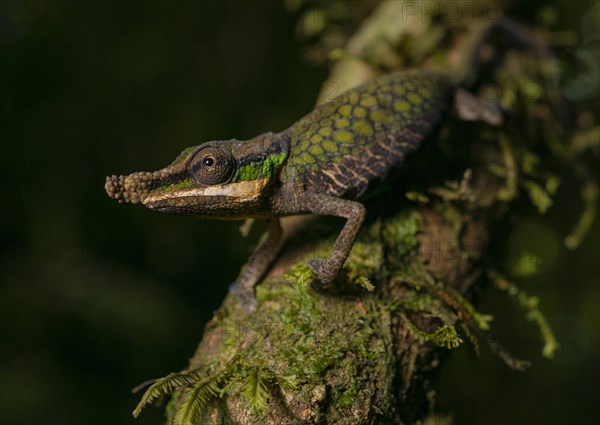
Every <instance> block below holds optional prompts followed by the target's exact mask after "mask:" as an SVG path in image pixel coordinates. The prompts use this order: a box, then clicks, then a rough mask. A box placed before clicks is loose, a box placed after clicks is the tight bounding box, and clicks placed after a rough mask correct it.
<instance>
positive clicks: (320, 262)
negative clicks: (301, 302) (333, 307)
mask: <svg viewBox="0 0 600 425" xmlns="http://www.w3.org/2000/svg"><path fill="white" fill-rule="evenodd" d="M306 265H307V266H308V268H310V269H311V270H312V271H313V272H314V273H315V274H316V275H317V280H315V281H314V282H312V283H311V285H310V286H311V288H313V289H314V290H315V291H317V292H321V291H323V290H324V289H326V288H327V287H328V286H329V284H330V283H331V281H332V280H333V279H331V278H329V277H328V276H326V275H325V274H324V273H323V266H324V265H325V260H324V259H322V258H311V259H310V260H308V261H307V262H306Z"/></svg>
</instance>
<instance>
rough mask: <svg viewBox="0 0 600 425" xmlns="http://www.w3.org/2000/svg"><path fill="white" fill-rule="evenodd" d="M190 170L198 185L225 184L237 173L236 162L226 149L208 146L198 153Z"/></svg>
mask: <svg viewBox="0 0 600 425" xmlns="http://www.w3.org/2000/svg"><path fill="white" fill-rule="evenodd" d="M188 168H189V170H190V172H191V174H192V175H193V176H194V178H195V179H196V181H198V183H201V184H206V185H213V184H224V183H227V182H228V181H229V179H230V178H231V176H232V175H233V172H234V171H235V161H234V159H233V155H232V154H231V152H230V151H229V149H227V148H226V147H224V146H208V147H206V148H202V149H200V150H199V151H198V152H196V155H195V156H194V158H193V159H192V161H191V162H190V165H189V166H188Z"/></svg>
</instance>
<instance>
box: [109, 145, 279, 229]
mask: <svg viewBox="0 0 600 425" xmlns="http://www.w3.org/2000/svg"><path fill="white" fill-rule="evenodd" d="M275 136H276V135H273V134H272V133H266V134H263V135H260V136H258V137H256V138H254V139H252V140H248V141H238V140H225V141H212V142H207V143H203V144H201V145H199V146H195V147H191V148H188V149H185V150H184V151H183V152H182V153H181V154H180V155H179V156H178V157H177V158H176V159H175V161H174V162H173V163H172V164H171V165H169V166H168V167H166V168H164V169H162V170H159V171H154V172H143V171H142V172H137V173H133V174H130V175H128V176H114V175H113V176H111V177H107V178H106V184H105V189H106V192H107V193H108V196H110V197H111V198H114V199H116V200H118V201H119V202H131V203H134V204H135V203H142V204H143V205H145V206H146V207H148V208H150V209H153V210H156V211H160V212H165V213H171V214H182V215H191V216H197V217H212V218H220V219H237V218H242V217H249V216H257V217H258V216H262V215H266V214H267V213H268V211H267V209H268V205H267V204H266V202H267V201H268V200H269V199H270V194H271V193H270V191H271V190H272V188H273V186H274V185H273V182H274V180H275V179H276V175H277V173H278V171H279V169H280V167H281V166H282V164H283V162H284V161H285V158H286V157H287V149H286V146H285V143H276V142H275V140H274V139H275Z"/></svg>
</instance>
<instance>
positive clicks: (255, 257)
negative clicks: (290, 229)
mask: <svg viewBox="0 0 600 425" xmlns="http://www.w3.org/2000/svg"><path fill="white" fill-rule="evenodd" d="M282 235H283V232H282V230H281V223H280V222H279V218H277V217H273V218H271V219H270V220H269V229H268V230H267V233H265V234H264V235H263V236H262V240H261V242H260V244H259V245H258V247H257V248H256V249H255V250H254V252H253V253H252V256H251V257H250V260H248V262H247V263H246V265H245V266H244V267H243V269H242V271H241V273H240V275H239V276H238V278H237V280H236V281H235V282H234V283H233V284H232V285H231V286H230V287H229V292H231V293H234V294H236V295H237V297H238V298H239V300H240V304H241V305H242V307H244V309H245V310H247V311H255V310H256V307H257V305H258V303H257V301H256V297H255V296H254V286H255V285H256V284H257V283H258V281H259V279H260V278H261V277H262V276H263V274H265V272H266V271H267V269H268V268H269V266H270V265H271V263H273V261H274V260H275V257H276V256H277V253H278V252H279V249H280V248H281V242H282V240H283V238H282Z"/></svg>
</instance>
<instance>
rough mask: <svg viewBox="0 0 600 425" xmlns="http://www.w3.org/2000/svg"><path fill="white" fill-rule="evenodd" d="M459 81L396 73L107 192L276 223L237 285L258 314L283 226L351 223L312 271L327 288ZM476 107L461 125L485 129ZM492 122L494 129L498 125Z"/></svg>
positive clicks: (197, 212) (110, 180)
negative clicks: (373, 206)
mask: <svg viewBox="0 0 600 425" xmlns="http://www.w3.org/2000/svg"><path fill="white" fill-rule="evenodd" d="M456 80H457V79H456V78H455V74H452V73H450V72H442V71H437V72H436V71H422V70H415V71H404V72H395V73H391V74H388V75H386V76H383V77H380V78H378V79H375V80H373V81H370V82H368V83H366V84H363V85H361V86H358V87H356V88H353V89H351V90H348V91H346V92H345V93H342V94H341V95H340V96H338V97H337V98H336V99H334V100H333V101H331V102H327V103H324V104H322V105H320V106H319V107H317V108H316V109H314V110H313V111H312V112H310V113H309V114H308V115H306V116H305V117H303V118H302V119H300V120H299V121H297V122H296V123H295V124H293V125H292V126H291V127H289V128H288V129H286V130H284V131H282V132H280V133H265V134H261V135H259V136H257V137H255V138H253V139H250V140H247V141H238V140H218V141H210V142H207V143H203V144H201V145H199V146H195V147H191V148H188V149H186V150H184V151H183V152H182V153H181V154H180V155H179V156H178V157H177V159H175V161H174V162H173V163H172V164H171V165H169V166H168V167H166V168H164V169H162V170H160V171H156V172H138V173H133V174H131V175H128V176H119V177H117V176H112V177H107V181H106V185H105V188H106V191H107V193H108V194H109V196H111V197H112V198H115V199H117V200H118V201H120V202H132V203H138V202H141V203H142V204H143V205H145V206H146V207H148V208H150V209H153V210H156V211H160V212H166V213H171V214H183V215H190V216H197V217H206V218H216V219H243V218H263V219H268V220H269V221H270V226H269V231H268V236H267V237H266V238H265V239H264V241H263V242H262V244H261V245H260V246H259V247H258V248H257V249H256V251H255V252H254V254H253V255H252V257H251V258H250V260H249V262H248V264H247V265H246V266H245V268H244V269H243V271H242V273H241V274H240V276H239V278H238V279H237V281H236V282H235V283H234V284H233V285H232V291H233V292H235V293H237V295H238V296H239V298H240V301H241V303H242V305H243V306H244V307H245V308H246V309H248V310H253V309H255V308H256V300H255V298H254V290H253V287H254V285H255V284H256V283H257V282H258V281H259V279H260V277H261V276H262V275H263V274H264V273H265V272H266V271H267V270H268V268H269V266H270V264H271V263H272V261H273V260H274V258H275V256H276V254H277V250H278V247H279V245H280V242H281V239H282V231H281V227H280V224H279V217H281V216H287V215H296V214H305V213H313V214H319V215H331V216H338V217H342V218H345V219H346V224H345V225H344V227H343V229H342V231H341V232H340V234H339V236H338V237H337V240H336V242H335V244H334V247H333V250H332V252H331V254H330V255H329V256H328V257H327V258H326V259H312V260H309V262H308V265H309V267H310V268H311V269H312V270H313V271H314V272H315V273H316V275H317V276H318V281H319V282H320V284H321V285H324V286H326V285H329V284H330V283H331V282H332V281H333V280H334V278H335V277H336V275H337V274H338V272H339V271H340V269H341V267H342V266H343V265H344V262H345V261H346V259H347V257H348V255H349V253H350V250H351V249H352V246H353V244H354V241H355V239H356V235H357V233H358V231H359V229H360V227H361V224H362V222H363V220H364V217H365V208H364V206H363V205H362V204H361V203H360V202H358V201H357V199H358V198H359V197H360V196H361V195H362V194H363V193H364V192H365V190H366V189H367V188H368V187H369V185H370V184H371V183H373V181H375V180H378V179H382V178H384V177H385V176H386V175H387V173H388V171H389V170H390V169H391V168H393V167H397V166H399V165H400V164H401V163H402V162H403V160H404V158H405V157H406V155H408V154H409V153H411V152H413V151H415V150H416V149H417V148H418V147H419V144H420V143H421V141H422V140H423V138H425V137H426V136H427V135H428V134H430V133H431V131H432V129H433V128H434V127H435V126H436V125H438V124H439V123H440V122H441V120H442V119H443V118H444V117H445V116H446V115H447V113H448V111H449V110H450V109H451V108H452V105H453V104H454V103H455V102H454V101H455V99H456V98H457V93H460V90H461V89H460V84H459V83H457V82H456ZM466 98H467V99H469V100H474V99H475V98H474V97H473V96H471V97H469V96H466ZM475 106H476V107H475V108H472V107H471V108H470V109H469V108H467V109H465V108H462V111H463V113H462V115H464V116H465V117H466V118H467V119H484V120H485V119H486V118H485V113H482V111H486V110H489V108H488V109H486V108H485V107H483V106H481V105H479V104H477V103H475ZM480 106H481V107H480ZM458 109H459V111H460V110H461V108H458ZM469 114H471V116H470V117H469ZM491 116H492V118H491V119H488V121H494V120H495V118H494V117H493V114H492V115H491ZM496 123H497V122H496Z"/></svg>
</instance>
